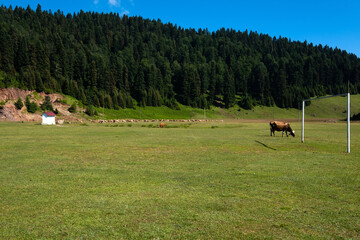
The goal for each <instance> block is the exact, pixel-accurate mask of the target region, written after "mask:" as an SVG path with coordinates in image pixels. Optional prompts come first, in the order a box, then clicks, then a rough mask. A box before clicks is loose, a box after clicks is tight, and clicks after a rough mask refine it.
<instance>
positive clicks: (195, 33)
mask: <svg viewBox="0 0 360 240" xmlns="http://www.w3.org/2000/svg"><path fill="white" fill-rule="evenodd" d="M348 81H350V88H351V93H357V92H358V91H360V59H359V58H357V57H356V56H355V55H353V54H348V53H346V52H345V51H341V50H340V49H332V48H329V47H327V46H325V47H324V46H321V45H319V46H313V45H312V44H308V43H307V42H293V41H291V40H290V39H287V38H282V37H280V38H272V37H270V36H268V35H265V34H258V33H257V32H248V31H244V32H240V31H235V30H232V29H220V30H218V31H216V32H209V31H207V30H206V29H199V30H195V29H183V28H181V27H178V26H176V25H173V24H171V23H166V24H164V23H162V22H161V21H160V20H157V21H156V20H149V19H143V18H141V17H128V16H119V14H115V13H110V14H100V13H94V12H87V13H85V12H82V11H81V12H79V13H75V14H67V15H64V14H63V13H62V12H61V11H57V12H55V13H52V12H48V11H42V10H41V6H38V7H37V9H36V11H34V10H32V9H31V8H30V7H28V8H27V9H23V8H20V7H15V8H12V7H9V8H6V7H3V6H2V7H1V8H0V88H4V87H19V88H22V89H29V90H37V91H46V92H59V93H64V94H68V95H71V96H74V97H76V98H78V99H79V100H81V101H82V102H83V103H84V104H91V105H94V106H104V107H106V108H115V109H117V108H119V107H121V108H125V107H133V106H134V104H135V105H136V104H137V105H139V106H160V105H166V106H169V107H171V108H176V106H177V102H180V103H182V104H185V105H190V106H193V107H201V108H203V107H209V106H210V105H219V106H221V107H226V108H227V107H230V106H232V105H234V104H239V106H242V107H244V108H251V107H252V106H253V105H266V106H270V105H274V104H276V105H277V106H279V107H297V106H298V103H299V102H300V101H301V99H303V98H308V97H311V96H315V95H324V94H336V93H342V92H346V88H347V82H348ZM134 100H136V101H134Z"/></svg>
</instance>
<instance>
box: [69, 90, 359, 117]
mask: <svg viewBox="0 0 360 240" xmlns="http://www.w3.org/2000/svg"><path fill="white" fill-rule="evenodd" d="M71 100H72V99H71V97H69V104H71V103H72V101H71ZM179 106H180V110H172V109H170V108H167V107H165V106H162V107H145V108H143V107H137V108H136V109H120V110H114V109H102V108H96V109H97V111H98V112H99V116H97V117H95V118H97V119H204V118H206V119H234V118H237V119H299V118H300V117H301V113H300V112H299V110H298V109H294V108H290V109H285V108H278V107H264V106H256V107H254V109H252V110H245V109H240V108H239V107H233V108H230V109H228V110H224V109H221V108H218V107H211V109H206V110H205V114H204V109H199V108H191V107H189V106H184V105H181V104H179ZM346 110H347V98H346V97H334V98H327V99H322V100H316V101H312V102H311V105H310V106H307V107H306V108H305V114H306V119H319V118H328V119H329V118H331V119H345V118H346ZM359 112H360V94H358V95H351V116H352V115H353V114H357V113H359Z"/></svg>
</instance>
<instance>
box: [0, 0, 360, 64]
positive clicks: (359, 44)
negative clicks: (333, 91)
mask: <svg viewBox="0 0 360 240" xmlns="http://www.w3.org/2000/svg"><path fill="white" fill-rule="evenodd" d="M38 3H39V4H40V5H41V6H42V9H43V10H49V9H51V10H52V11H57V10H58V9H60V10H61V11H63V12H64V13H65V14H66V13H74V12H79V11H80V10H81V9H82V10H83V11H95V12H104V13H106V12H118V13H120V14H127V15H129V16H142V17H144V18H150V19H161V20H162V22H164V23H167V22H171V23H173V24H177V25H178V26H181V27H184V28H190V27H191V28H195V29H198V28H208V29H209V30H210V31H216V30H217V29H219V28H222V27H225V28H233V29H235V30H240V31H244V30H246V29H248V30H249V31H250V30H252V31H257V32H258V33H264V34H269V35H270V36H272V37H274V36H275V37H279V36H282V37H287V38H290V39H291V40H293V41H297V40H299V41H305V40H307V41H308V43H313V44H314V45H318V44H322V45H323V46H325V45H328V46H330V47H333V48H335V47H338V48H340V49H342V50H346V51H347V52H349V53H354V54H356V55H357V56H358V57H360V1H359V0H337V1H334V0H327V1H325V0H318V1H317V0H312V1H310V0H302V1H291V0H273V1H268V0H247V1H243V0H237V1H236V0H223V1H219V0H207V1H202V0H201V1H200V0H177V1H176V0H72V1H70V0H60V1H50V0H37V1H35V0H10V1H9V0H7V1H3V0H0V4H3V5H5V6H9V5H10V4H11V5H12V6H13V7H14V6H16V5H17V6H22V7H24V8H26V7H27V6H28V5H30V7H31V8H33V9H36V6H37V4H38Z"/></svg>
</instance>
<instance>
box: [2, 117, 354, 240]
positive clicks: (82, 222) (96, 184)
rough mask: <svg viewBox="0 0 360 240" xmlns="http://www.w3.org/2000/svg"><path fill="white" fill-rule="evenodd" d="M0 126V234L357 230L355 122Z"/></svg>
mask: <svg viewBox="0 0 360 240" xmlns="http://www.w3.org/2000/svg"><path fill="white" fill-rule="evenodd" d="M292 125H293V128H294V129H295V130H296V133H300V127H301V126H300V124H298V123H293V124H292ZM0 131H1V135H0V140H1V144H0V153H1V154H0V212H1V214H0V222H1V224H0V239H358V238H360V175H359V171H360V149H359V145H358V142H359V140H360V124H359V123H353V124H352V126H351V132H352V137H351V140H352V144H351V147H352V149H351V151H352V152H351V153H350V154H347V153H346V124H345V123H307V125H306V132H305V133H306V138H305V143H304V144H302V143H300V136H299V135H297V136H296V137H295V138H292V137H288V138H286V137H281V133H277V136H276V137H270V131H269V127H268V123H241V122H224V123H220V122H207V123H192V124H190V123H168V124H167V128H165V129H160V128H157V125H155V124H152V123H134V124H104V125H101V124H98V125H95V124H94V125H91V124H89V125H87V124H83V125H75V124H73V125H63V126H41V125H38V124H34V123H6V122H0Z"/></svg>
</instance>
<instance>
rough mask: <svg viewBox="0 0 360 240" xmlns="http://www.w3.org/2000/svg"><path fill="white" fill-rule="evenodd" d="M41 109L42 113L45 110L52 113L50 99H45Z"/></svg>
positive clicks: (47, 97)
mask: <svg viewBox="0 0 360 240" xmlns="http://www.w3.org/2000/svg"><path fill="white" fill-rule="evenodd" d="M41 109H42V110H44V111H46V110H49V111H52V112H53V111H54V108H53V106H52V104H51V99H50V97H49V96H46V97H45V100H44V102H43V103H42V104H41Z"/></svg>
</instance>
